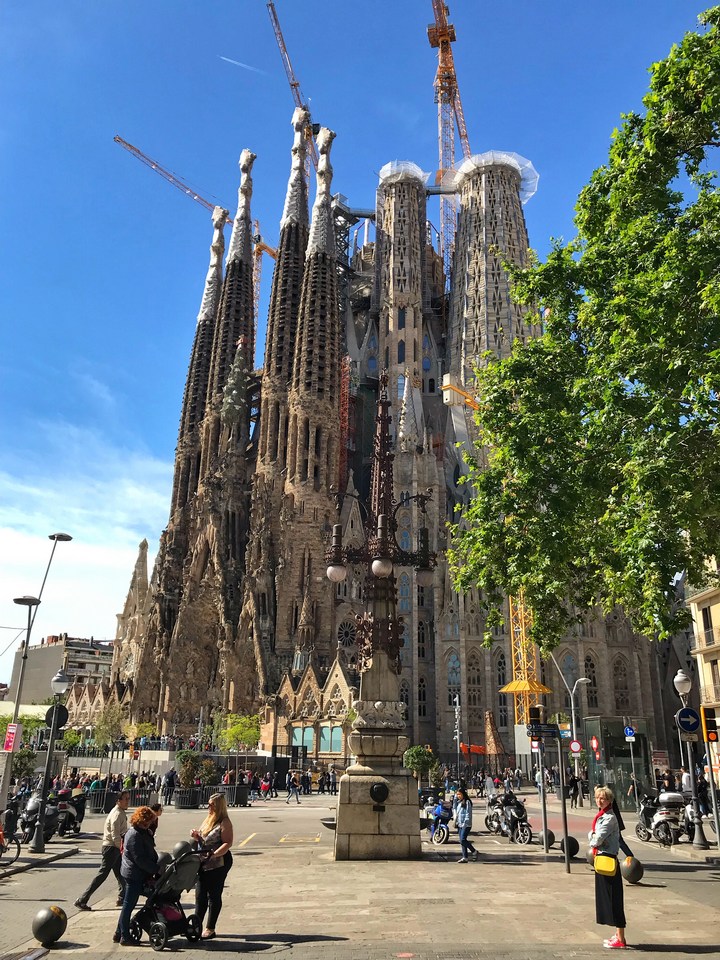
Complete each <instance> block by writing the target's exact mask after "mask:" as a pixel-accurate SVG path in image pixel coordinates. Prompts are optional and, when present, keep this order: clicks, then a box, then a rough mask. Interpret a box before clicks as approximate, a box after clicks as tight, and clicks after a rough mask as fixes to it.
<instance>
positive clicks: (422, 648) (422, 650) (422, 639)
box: [417, 620, 427, 660]
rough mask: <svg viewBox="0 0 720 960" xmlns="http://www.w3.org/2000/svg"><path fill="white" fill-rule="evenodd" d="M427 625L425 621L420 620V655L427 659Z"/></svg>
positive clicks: (422, 658)
mask: <svg viewBox="0 0 720 960" xmlns="http://www.w3.org/2000/svg"><path fill="white" fill-rule="evenodd" d="M426 631H427V627H426V626H425V621H424V620H420V621H418V644H417V646H418V657H420V659H421V660H424V659H425V656H426V649H425V638H426Z"/></svg>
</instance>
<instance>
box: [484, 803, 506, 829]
mask: <svg viewBox="0 0 720 960" xmlns="http://www.w3.org/2000/svg"><path fill="white" fill-rule="evenodd" d="M502 802H503V798H502V797H501V796H500V794H498V793H495V794H493V796H491V797H490V798H489V799H488V803H487V813H486V814H485V827H486V829H487V830H489V831H490V833H500V820H501V817H502Z"/></svg>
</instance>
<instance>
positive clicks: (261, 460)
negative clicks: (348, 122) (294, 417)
mask: <svg viewBox="0 0 720 960" xmlns="http://www.w3.org/2000/svg"><path fill="white" fill-rule="evenodd" d="M309 121H310V118H309V115H308V112H307V110H305V109H304V108H302V107H298V109H297V110H296V111H295V113H294V114H293V119H292V124H293V129H294V131H295V135H294V140H293V147H292V169H291V171H290V179H289V181H288V188H287V195H286V197H285V208H284V211H283V216H282V220H281V221H280V240H279V243H278V250H277V260H276V262H275V272H274V273H273V280H272V290H271V293H270V309H269V312H268V325H267V339H266V344H265V367H264V370H263V384H262V410H261V415H260V447H259V452H258V466H259V468H260V470H263V469H264V468H266V467H267V466H268V465H269V464H271V463H276V462H277V466H278V469H280V470H281V469H283V467H284V459H285V449H286V445H287V385H288V381H289V380H290V377H291V375H292V362H293V347H294V344H295V335H296V327H297V317H298V310H299V308H300V288H301V284H302V277H303V269H304V266H305V248H306V247H307V240H308V209H307V186H306V184H305V153H306V131H307V127H308V123H309Z"/></svg>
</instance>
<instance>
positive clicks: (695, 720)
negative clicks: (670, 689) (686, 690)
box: [675, 707, 700, 733]
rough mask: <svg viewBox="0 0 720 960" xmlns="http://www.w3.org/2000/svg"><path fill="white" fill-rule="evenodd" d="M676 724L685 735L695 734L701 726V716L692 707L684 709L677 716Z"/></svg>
mask: <svg viewBox="0 0 720 960" xmlns="http://www.w3.org/2000/svg"><path fill="white" fill-rule="evenodd" d="M675 722H676V723H677V725H678V727H679V728H680V729H681V730H682V731H683V732H684V733H695V732H696V731H697V729H698V727H699V726H700V714H699V713H698V712H697V710H693V709H692V707H683V708H682V710H678V712H677V713H676V714H675Z"/></svg>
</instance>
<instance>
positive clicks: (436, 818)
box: [425, 798, 452, 846]
mask: <svg viewBox="0 0 720 960" xmlns="http://www.w3.org/2000/svg"><path fill="white" fill-rule="evenodd" d="M425 816H426V817H427V818H428V820H429V821H430V823H429V826H428V831H429V833H430V839H431V840H432V842H433V843H434V844H435V845H436V846H439V845H440V844H443V843H447V842H448V839H449V837H450V821H451V820H452V809H451V808H450V807H446V806H445V804H444V803H443V802H442V800H441V801H439V802H438V803H435V802H434V801H432V798H431V802H429V803H428V805H427V806H426V807H425Z"/></svg>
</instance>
